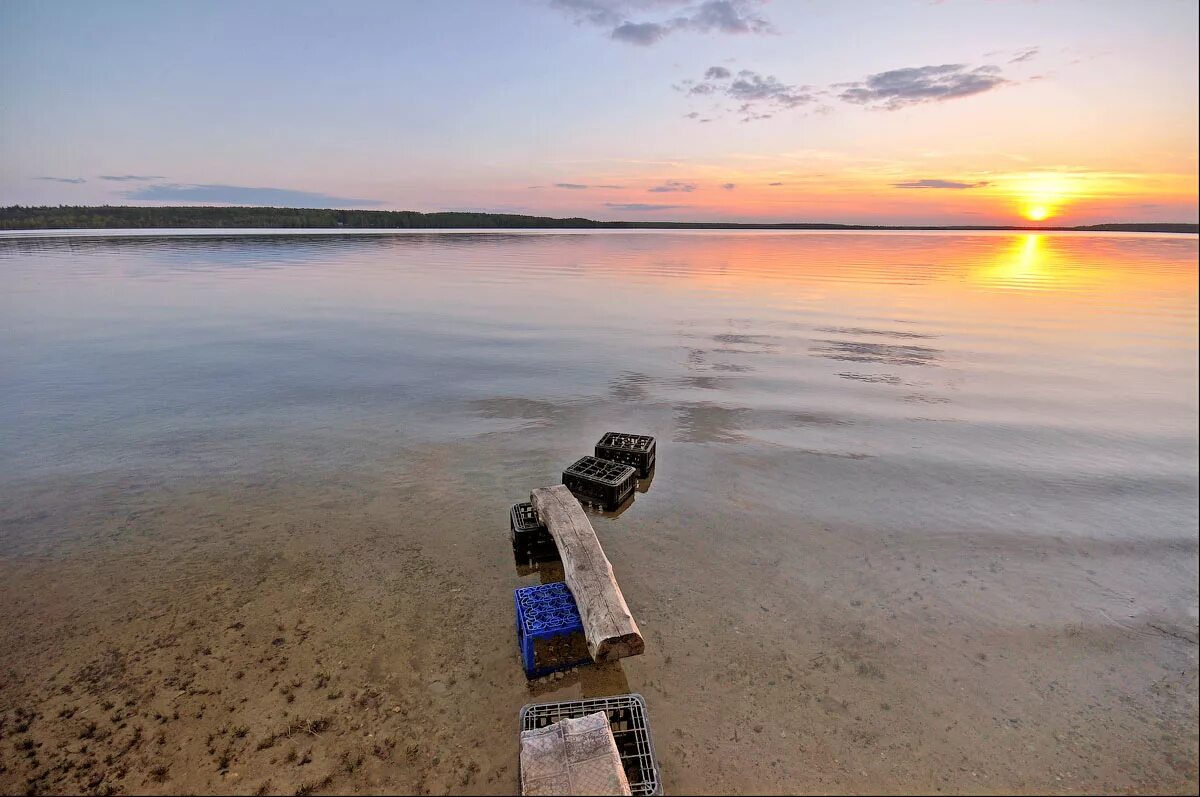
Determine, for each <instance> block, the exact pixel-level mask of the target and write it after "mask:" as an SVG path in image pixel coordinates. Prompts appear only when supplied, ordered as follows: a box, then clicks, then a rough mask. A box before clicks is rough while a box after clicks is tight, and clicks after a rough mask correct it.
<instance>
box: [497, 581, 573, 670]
mask: <svg viewBox="0 0 1200 797" xmlns="http://www.w3.org/2000/svg"><path fill="white" fill-rule="evenodd" d="M513 601H514V602H515V603H516V605H517V642H518V643H519V644H520V646H521V660H522V662H523V663H524V666H525V675H526V676H527V677H528V678H540V677H541V676H543V675H549V674H550V673H552V672H556V671H558V670H565V669H568V668H570V667H574V666H575V665H577V664H585V663H587V662H590V661H591V660H592V657H591V655H590V654H589V653H588V647H587V638H586V637H585V636H584V635H583V620H582V619H581V618H580V616H579V607H578V606H576V605H575V598H574V596H572V595H571V591H570V590H569V589H567V585H566V583H564V582H562V581H558V582H555V583H553V584H539V585H537V586H534V587H522V588H521V589H518V590H514V591H513Z"/></svg>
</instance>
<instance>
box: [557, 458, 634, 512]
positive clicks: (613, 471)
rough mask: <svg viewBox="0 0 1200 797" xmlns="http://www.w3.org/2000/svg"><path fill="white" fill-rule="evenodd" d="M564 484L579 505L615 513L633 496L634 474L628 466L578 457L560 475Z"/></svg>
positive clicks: (604, 460)
mask: <svg viewBox="0 0 1200 797" xmlns="http://www.w3.org/2000/svg"><path fill="white" fill-rule="evenodd" d="M562 480H563V484H565V485H566V486H567V489H568V490H570V491H571V492H572V493H574V494H575V497H576V498H578V499H580V500H581V501H588V502H590V503H593V504H599V505H600V506H601V507H603V508H604V509H616V508H617V507H618V506H620V505H621V503H622V502H623V501H624V500H625V499H626V498H628V497H629V496H630V495H632V494H633V488H634V486H635V485H637V471H635V470H634V469H633V468H632V467H630V466H629V465H622V464H621V463H619V462H609V461H608V460H606V459H599V458H598V457H580V458H579V460H578V461H577V462H575V464H573V465H571V466H570V467H569V468H567V469H566V470H564V471H563V475H562Z"/></svg>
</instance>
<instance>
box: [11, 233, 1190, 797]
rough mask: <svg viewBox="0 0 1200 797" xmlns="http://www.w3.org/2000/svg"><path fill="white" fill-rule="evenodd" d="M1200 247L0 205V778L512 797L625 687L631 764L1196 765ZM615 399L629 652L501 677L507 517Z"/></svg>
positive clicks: (17, 782) (1031, 775)
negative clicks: (1, 217) (555, 704)
mask: <svg viewBox="0 0 1200 797" xmlns="http://www.w3.org/2000/svg"><path fill="white" fill-rule="evenodd" d="M1197 257H1198V245H1197V238H1196V237H1195V236H1188V235H1178V236H1167V235H1135V234H1074V233H1059V234H1051V233H1046V234H1039V233H961V234H960V233H841V232H835V233H826V232H779V233H776V232H758V231H755V232H720V231H703V232H660V231H638V232H633V231H620V232H591V231H589V232H564V231H555V232H535V231H530V232H498V231H471V232H462V231H452V232H451V231H442V232H404V233H346V232H342V231H339V232H336V233H331V232H326V233H304V234H300V233H297V232H295V231H253V232H244V233H229V232H220V231H212V230H209V231H191V232H185V231H180V232H177V233H169V234H163V233H150V232H137V233H128V234H116V233H108V234H94V233H90V234H77V233H76V234H66V235H47V234H4V235H0V582H2V583H3V586H2V587H0V602H2V605H3V606H4V607H5V608H4V609H3V614H2V615H0V616H2V617H3V623H2V627H0V646H2V652H0V672H3V673H4V677H3V679H0V708H3V710H4V712H5V713H4V715H3V719H2V720H0V722H2V723H3V724H0V735H4V736H5V737H6V739H5V742H4V745H5V750H4V752H3V753H2V754H0V763H3V764H4V767H3V768H0V791H4V792H11V791H16V790H21V791H24V790H26V789H28V788H34V789H35V790H42V791H63V790H66V791H78V790H94V791H101V790H103V789H105V788H111V789H119V790H121V791H126V792H131V793H137V792H145V793H151V792H154V791H156V790H160V789H163V788H169V789H172V790H176V791H202V792H223V791H228V790H234V791H238V792H245V793H249V792H252V791H254V790H255V789H258V788H265V789H267V790H268V791H273V792H274V791H281V790H287V791H294V790H296V789H302V788H309V787H312V788H314V789H316V790H318V791H327V790H333V791H341V792H346V791H357V792H371V791H375V792H386V791H388V790H398V791H401V792H426V793H444V792H447V791H455V792H467V793H488V792H495V791H508V792H512V791H513V790H514V789H516V788H517V786H516V784H517V730H518V729H517V724H516V717H517V712H518V710H519V709H520V708H521V706H522V705H523V704H525V703H528V702H535V701H542V700H558V699H575V698H578V697H580V696H598V695H606V694H618V693H623V692H638V693H641V694H643V695H644V696H645V698H646V700H647V703H648V705H649V711H650V719H651V723H652V726H653V730H654V734H655V744H656V747H657V752H658V757H659V760H660V763H661V769H662V776H663V781H664V784H665V787H666V790H667V792H668V793H694V792H708V793H718V792H720V793H729V792H747V791H749V792H796V791H809V792H812V791H820V792H861V791H889V792H908V791H910V790H916V791H931V790H943V791H958V792H961V791H988V790H991V791H1023V792H1043V791H1050V792H1067V791H1071V792H1079V791H1084V792H1104V791H1137V790H1142V791H1180V792H1188V791H1191V792H1194V791H1195V789H1196V788H1197V776H1196V767H1197V749H1198V743H1197V734H1196V725H1197V655H1196V653H1197V637H1196V630H1197V618H1198V608H1197V607H1198V592H1197V569H1198V568H1197V550H1198V545H1197V498H1198V490H1197V474H1198V466H1197V437H1198V435H1197V409H1198V408H1197ZM609 430H616V431H629V432H635V433H642V434H651V435H654V436H656V437H657V439H658V467H657V472H656V473H655V474H654V477H653V479H652V480H650V482H649V483H648V484H647V483H643V484H642V485H641V487H640V488H639V491H638V492H637V493H636V494H635V498H634V500H633V502H632V503H631V504H629V505H627V506H626V507H623V508H622V509H621V510H620V511H618V512H615V513H598V512H597V513H594V516H593V524H594V525H595V527H596V530H597V533H598V535H599V536H600V539H601V541H602V543H603V544H604V547H605V551H606V552H607V554H608V556H609V559H610V560H611V561H612V564H613V568H614V570H615V572H616V575H617V578H618V579H619V580H620V583H621V586H622V588H623V589H624V592H625V596H626V598H627V600H628V602H629V604H630V608H631V610H632V612H633V614H634V616H635V618H636V619H637V620H638V622H639V624H640V626H641V629H642V632H643V634H644V635H645V639H646V653H645V655H643V656H641V657H637V658H633V659H626V660H624V661H622V662H620V663H617V664H612V665H605V666H601V667H585V668H580V669H579V670H577V671H574V672H572V673H569V674H568V675H566V676H565V677H563V678H561V679H557V680H555V679H551V680H548V681H546V682H533V683H527V682H526V680H525V678H524V675H523V673H522V671H521V668H520V664H519V656H518V652H517V646H516V641H515V632H514V618H513V604H512V590H513V589H514V588H516V587H519V586H525V585H529V584H535V583H539V581H540V580H553V574H552V573H551V575H550V576H547V574H546V573H540V574H539V573H537V572H530V571H529V569H528V568H519V567H517V566H516V565H515V563H514V561H513V557H512V551H511V548H510V546H509V540H508V509H509V506H510V505H511V504H512V503H513V502H516V501H521V500H527V496H528V494H529V491H530V489H531V488H533V487H538V486H544V485H548V484H554V483H558V482H559V481H560V474H561V471H562V469H563V468H564V467H565V466H567V465H568V464H570V463H571V462H572V461H574V460H575V459H576V458H578V457H580V456H583V455H585V454H589V453H591V449H592V446H593V444H594V443H595V441H596V440H597V439H598V438H599V437H600V436H601V435H602V434H603V433H604V432H606V431H609ZM22 726H24V727H25V729H24V730H18V729H19V728H21V727H22ZM89 729H90V730H89ZM10 735H11V736H15V737H17V741H16V742H15V743H10V741H9V739H8V738H7V737H8V736H10ZM25 740H31V745H30V746H28V747H23V746H22V745H23V743H24V741H25ZM14 744H16V746H15V747H14ZM305 759H308V760H305ZM162 767H165V769H160V768H162Z"/></svg>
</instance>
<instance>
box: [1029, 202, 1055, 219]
mask: <svg viewBox="0 0 1200 797" xmlns="http://www.w3.org/2000/svg"><path fill="white" fill-rule="evenodd" d="M1024 215H1025V218H1027V219H1029V220H1030V221H1045V220H1046V219H1048V218H1050V216H1051V213H1050V208H1048V207H1046V206H1045V205H1034V206H1033V207H1028V208H1025V211H1024Z"/></svg>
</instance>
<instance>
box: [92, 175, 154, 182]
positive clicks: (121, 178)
mask: <svg viewBox="0 0 1200 797" xmlns="http://www.w3.org/2000/svg"><path fill="white" fill-rule="evenodd" d="M100 179H101V180H111V181H112V182H116V183H130V182H139V181H142V182H145V181H149V180H165V179H166V178H165V177H163V176H162V175H161V174H146V175H143V174H102V175H100Z"/></svg>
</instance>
